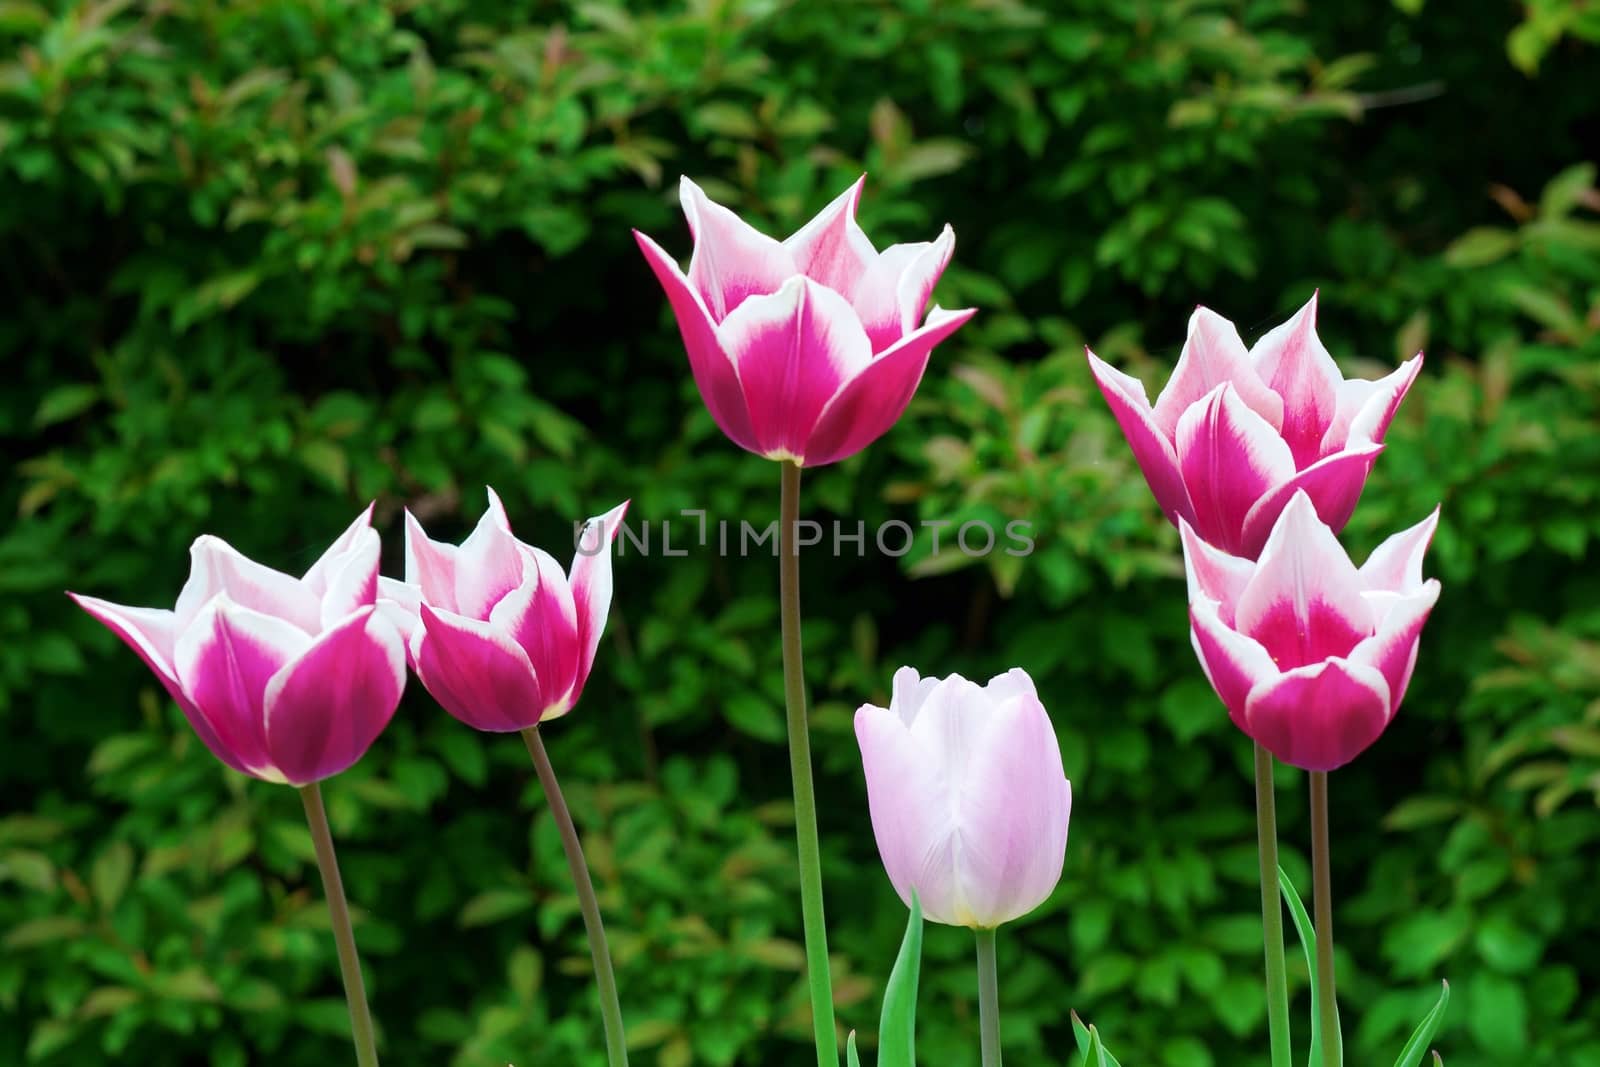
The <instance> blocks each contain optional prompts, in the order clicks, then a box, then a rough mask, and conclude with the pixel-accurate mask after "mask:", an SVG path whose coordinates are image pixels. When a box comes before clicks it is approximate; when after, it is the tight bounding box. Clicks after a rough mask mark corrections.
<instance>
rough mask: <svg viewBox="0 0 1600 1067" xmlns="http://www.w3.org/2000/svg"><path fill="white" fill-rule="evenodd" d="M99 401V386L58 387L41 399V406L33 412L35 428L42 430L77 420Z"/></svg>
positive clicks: (75, 385)
mask: <svg viewBox="0 0 1600 1067" xmlns="http://www.w3.org/2000/svg"><path fill="white" fill-rule="evenodd" d="M99 399H100V387H99V386H97V385H85V384H81V383H79V384H74V385H58V386H56V387H55V388H54V389H52V390H50V391H49V392H48V393H46V394H44V396H42V397H40V398H39V406H38V407H37V408H35V409H34V411H33V427H34V429H36V430H42V429H44V428H45V427H46V426H54V425H55V424H56V423H58V422H66V421H67V420H68V419H75V418H77V417H78V416H79V415H82V414H83V413H84V412H85V411H88V410H89V409H90V408H92V407H93V406H94V405H95V402H96V401H97V400H99Z"/></svg>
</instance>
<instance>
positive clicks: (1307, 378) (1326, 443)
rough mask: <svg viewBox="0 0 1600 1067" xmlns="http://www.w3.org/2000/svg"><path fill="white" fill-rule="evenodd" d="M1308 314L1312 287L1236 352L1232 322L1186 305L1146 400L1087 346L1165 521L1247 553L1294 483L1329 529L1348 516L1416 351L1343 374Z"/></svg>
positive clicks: (1415, 366)
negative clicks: (1377, 367)
mask: <svg viewBox="0 0 1600 1067" xmlns="http://www.w3.org/2000/svg"><path fill="white" fill-rule="evenodd" d="M1316 317H1317V298H1316V296H1315V294H1313V295H1312V297H1311V299H1310V300H1309V301H1308V302H1307V303H1306V306H1305V307H1303V308H1301V309H1300V310H1299V311H1298V312H1297V313H1296V314H1295V316H1294V317H1293V318H1292V319H1290V320H1289V321H1288V322H1286V323H1284V324H1283V325H1281V326H1278V327H1277V328H1275V329H1274V330H1272V331H1271V332H1269V333H1268V334H1267V335H1266V336H1265V337H1263V338H1261V339H1260V340H1259V341H1257V342H1256V344H1255V347H1254V348H1252V349H1250V350H1249V351H1248V352H1246V351H1245V347H1244V342H1243V341H1241V340H1240V339H1239V332H1238V331H1237V330H1235V329H1234V327H1233V323H1231V322H1229V321H1228V320H1227V319H1225V318H1223V317H1222V316H1220V315H1218V314H1217V313H1216V312H1214V311H1210V310H1208V309H1206V308H1203V307H1202V308H1198V309H1196V311H1195V313H1194V315H1193V316H1191V317H1190V319H1189V338H1188V340H1187V341H1185V342H1184V345H1183V353H1182V355H1180V356H1179V357H1178V365H1177V367H1176V368H1175V369H1174V370H1173V372H1172V377H1171V378H1170V379H1169V380H1168V381H1167V385H1166V388H1164V389H1162V390H1161V395H1160V396H1158V397H1157V398H1156V402H1155V406H1154V407H1152V406H1151V405H1150V401H1149V399H1148V398H1147V397H1146V395H1145V389H1144V384H1143V383H1142V382H1140V381H1139V380H1138V379H1137V378H1133V377H1130V376H1129V375H1126V374H1123V373H1122V372H1121V371H1118V370H1116V369H1114V368H1113V367H1111V366H1110V365H1109V364H1107V363H1106V362H1105V361H1103V360H1101V359H1100V358H1099V357H1098V356H1096V355H1095V354H1094V353H1093V352H1090V353H1088V356H1089V366H1090V369H1091V370H1092V371H1093V372H1094V377H1095V381H1096V382H1098V383H1099V385H1100V392H1101V393H1103V394H1104V395H1105V398H1106V402H1107V403H1109V404H1110V405H1111V412H1112V414H1114V415H1115V416H1116V418H1117V422H1118V423H1119V424H1120V425H1121V426H1122V432H1123V433H1124V434H1125V435H1126V436H1127V438H1128V444H1129V445H1130V446H1132V448H1133V455H1134V458H1135V459H1136V460H1138V462H1139V466H1140V467H1141V468H1142V469H1143V470H1144V476H1145V480H1146V481H1148V482H1149V483H1150V490H1151V492H1153V493H1154V494H1155V497H1156V502H1157V503H1159V504H1160V505H1161V510H1162V511H1164V512H1166V515H1167V518H1168V519H1169V520H1170V521H1171V522H1172V523H1173V524H1174V525H1176V524H1177V522H1178V520H1179V519H1183V520H1184V521H1186V522H1188V523H1189V525H1190V526H1192V527H1194V530H1195V532H1196V533H1198V534H1199V535H1200V536H1201V537H1202V538H1203V539H1205V540H1206V541H1209V542H1210V543H1211V544H1213V545H1216V546H1217V547H1219V548H1223V549H1226V550H1227V551H1229V552H1233V553H1236V554H1238V555H1241V556H1247V557H1249V558H1251V559H1254V558H1255V557H1256V556H1257V555H1258V554H1259V553H1260V552H1261V546H1262V545H1263V544H1264V543H1265V542H1266V539H1267V533H1268V531H1270V530H1271V529H1272V524H1273V523H1274V522H1275V521H1276V520H1277V518H1278V514H1279V513H1280V512H1281V511H1282V510H1283V508H1284V505H1285V504H1287V503H1288V502H1289V498H1290V497H1292V496H1293V495H1294V494H1295V493H1296V492H1299V491H1302V490H1304V491H1305V492H1306V494H1307V495H1309V496H1310V497H1311V502H1312V503H1313V504H1315V505H1316V509H1317V514H1318V515H1319V516H1321V518H1322V521H1324V522H1326V523H1327V524H1328V525H1329V526H1331V527H1332V528H1333V530H1334V532H1335V533H1337V532H1338V531H1340V530H1342V529H1344V524H1345V523H1347V522H1349V521H1350V513H1351V512H1353V511H1354V510H1355V507H1356V501H1357V500H1359V499H1360V497H1361V489H1362V486H1363V485H1365V483H1366V479H1367V475H1368V474H1369V473H1370V472H1371V470H1372V464H1373V462H1374V461H1376V460H1377V458H1378V453H1379V452H1382V451H1383V435H1384V433H1385V431H1387V430H1388V428H1389V423H1390V421H1391V420H1393V418H1394V415H1395V412H1396V411H1397V410H1398V409H1399V407H1400V401H1401V400H1402V399H1404V397H1405V395H1406V390H1408V389H1410V388H1411V383H1412V381H1413V380H1414V379H1415V378H1416V376H1417V372H1418V371H1419V370H1421V369H1422V354H1421V353H1420V352H1419V353H1418V354H1417V355H1415V356H1413V357H1412V358H1411V359H1409V360H1407V361H1406V362H1405V363H1403V364H1401V365H1400V367H1399V368H1398V369H1397V370H1395V371H1394V372H1393V373H1392V374H1390V375H1388V376H1387V377H1385V378H1381V379H1379V380H1378V381H1375V382H1374V381H1365V380H1362V379H1355V378H1352V379H1348V380H1347V379H1346V378H1345V377H1344V376H1343V375H1342V374H1341V373H1340V372H1339V368H1338V367H1337V366H1336V365H1335V364H1334V362H1333V357H1331V356H1329V355H1328V350H1327V349H1326V348H1324V347H1322V342H1321V341H1320V340H1318V339H1317V331H1316Z"/></svg>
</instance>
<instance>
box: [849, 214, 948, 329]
mask: <svg viewBox="0 0 1600 1067" xmlns="http://www.w3.org/2000/svg"><path fill="white" fill-rule="evenodd" d="M955 248H956V235H955V231H954V230H952V229H951V228H950V227H949V226H946V227H945V228H944V230H943V231H941V232H940V234H939V237H938V239H937V240H934V241H922V242H917V243H913V244H899V245H890V246H889V247H888V248H886V249H884V250H883V251H882V252H881V253H879V254H878V257H877V259H875V260H874V261H873V262H872V264H871V265H870V266H869V267H868V268H867V270H866V273H865V274H863V275H862V276H861V279H860V281H859V282H858V283H857V285H856V288H855V291H854V292H852V293H851V294H850V304H851V306H852V307H854V308H855V309H856V314H857V315H859V316H860V317H861V325H862V327H863V328H864V329H865V330H866V331H867V340H869V341H870V342H872V350H873V351H874V352H882V351H883V350H884V349H886V348H889V347H890V346H892V345H893V344H894V343H895V342H897V341H899V340H900V339H901V338H902V337H904V336H906V335H907V334H909V333H912V332H914V331H915V330H916V328H917V323H919V322H921V321H922V313H923V310H924V309H925V308H926V307H927V306H928V300H929V298H930V297H932V296H933V290H934V286H936V285H938V283H939V278H940V276H941V275H942V274H944V269H945V267H946V266H948V265H949V263H950V257H951V255H953V254H954V252H955Z"/></svg>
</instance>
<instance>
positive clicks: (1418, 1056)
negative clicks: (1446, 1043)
mask: <svg viewBox="0 0 1600 1067" xmlns="http://www.w3.org/2000/svg"><path fill="white" fill-rule="evenodd" d="M1443 985H1444V989H1443V990H1442V991H1440V993H1439V1002H1438V1003H1437V1004H1435V1005H1434V1006H1433V1010H1432V1011H1430V1012H1429V1013H1428V1014H1427V1017H1426V1018H1424V1019H1423V1020H1422V1022H1421V1024H1420V1025H1418V1027H1417V1029H1416V1032H1415V1033H1413V1034H1412V1035H1411V1040H1410V1041H1407V1042H1406V1045H1405V1048H1403V1049H1401V1050H1400V1058H1399V1059H1397V1060H1395V1061H1394V1067H1417V1064H1419V1063H1421V1062H1422V1057H1423V1056H1424V1055H1425V1054H1426V1050H1427V1048H1428V1042H1430V1041H1432V1040H1433V1035H1434V1034H1435V1033H1437V1032H1438V1030H1439V1024H1440V1023H1442V1022H1444V1009H1445V1005H1446V1004H1449V1003H1450V983H1449V982H1445V983H1443ZM1433 1059H1434V1062H1435V1063H1436V1064H1437V1063H1440V1062H1442V1061H1441V1060H1440V1058H1439V1054H1438V1053H1437V1052H1435V1053H1434V1054H1433Z"/></svg>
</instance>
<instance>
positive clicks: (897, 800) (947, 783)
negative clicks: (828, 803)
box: [856, 667, 1072, 929]
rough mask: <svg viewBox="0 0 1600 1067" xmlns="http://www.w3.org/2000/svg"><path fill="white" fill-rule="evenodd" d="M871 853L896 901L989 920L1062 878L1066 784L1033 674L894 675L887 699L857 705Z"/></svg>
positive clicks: (937, 916)
mask: <svg viewBox="0 0 1600 1067" xmlns="http://www.w3.org/2000/svg"><path fill="white" fill-rule="evenodd" d="M856 740H857V741H858V742H859V743H860V745H861V763H862V766H863V768H864V769H865V771H866V777H867V803H868V805H869V807H870V808H871V811H872V831H873V833H874V835H876V837H877V839H878V854H879V855H880V856H881V857H882V858H883V866H884V869H885V870H886V871H887V872H888V874H889V881H890V882H892V883H893V884H894V888H895V892H897V893H899V894H900V899H901V900H903V901H905V902H906V904H907V906H910V903H911V892H912V890H915V891H916V894H917V898H918V900H919V901H920V902H921V904H922V913H923V914H924V915H925V916H926V917H927V918H929V919H932V920H933V921H934V922H940V923H946V924H948V925H951V926H970V927H974V928H978V929H985V928H992V927H996V926H999V925H1000V924H1001V923H1004V922H1010V921H1011V920H1012V919H1016V918H1019V917H1021V916H1023V915H1026V914H1027V913H1028V912H1030V911H1032V910H1033V909H1034V908H1036V907H1038V906H1039V905H1040V904H1041V903H1043V902H1044V900H1045V898H1046V897H1048V896H1049V895H1050V892H1051V890H1053V889H1054V888H1055V886H1056V883H1057V882H1058V881H1060V880H1061V866H1062V863H1063V861H1064V859H1065V856H1066V849H1067V822H1068V820H1069V819H1070V818H1071V815H1072V783H1071V782H1069V781H1067V779H1066V776H1065V774H1064V773H1063V772H1062V768H1061V748H1060V746H1059V745H1058V744H1057V742H1056V735H1055V730H1054V729H1053V728H1052V727H1051V725H1050V717H1049V715H1047V714H1046V713H1045V710H1044V706H1043V705H1042V704H1040V703H1039V696H1038V694H1037V693H1036V692H1035V691H1034V687H1033V680H1032V679H1031V678H1029V677H1028V674H1027V672H1026V671H1023V670H1021V669H1016V668H1013V669H1012V670H1010V671H1007V672H1006V673H1005V674H1002V675H999V676H998V677H996V678H993V679H991V680H990V681H989V683H988V684H987V685H984V686H980V685H978V684H977V683H975V682H970V681H968V680H967V679H965V678H963V677H961V676H960V675H958V674H953V675H951V676H950V677H948V678H944V679H942V680H941V679H938V678H922V677H919V676H918V674H917V672H916V671H915V670H913V669H912V668H910V667H901V668H900V669H899V670H898V671H896V672H895V675H894V690H893V693H892V695H891V698H890V701H889V706H888V707H887V708H881V707H877V706H876V705H873V704H864V705H862V706H861V709H860V710H859V711H857V712H856Z"/></svg>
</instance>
